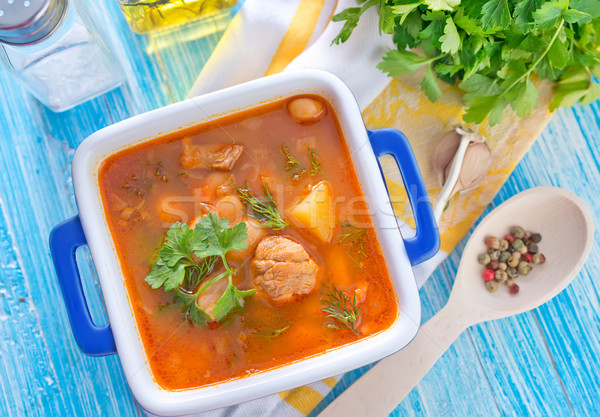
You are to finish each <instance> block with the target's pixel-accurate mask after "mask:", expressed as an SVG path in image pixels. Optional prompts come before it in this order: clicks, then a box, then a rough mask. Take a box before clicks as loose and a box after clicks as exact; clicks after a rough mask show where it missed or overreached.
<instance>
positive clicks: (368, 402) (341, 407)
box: [319, 303, 468, 417]
mask: <svg viewBox="0 0 600 417" xmlns="http://www.w3.org/2000/svg"><path fill="white" fill-rule="evenodd" d="M456 304H457V303H448V304H447V305H446V306H445V307H444V308H443V309H442V310H440V311H439V312H438V313H437V314H436V315H435V316H433V317H432V318H431V319H430V320H429V321H428V322H427V323H425V324H424V325H423V326H421V329H420V330H419V333H418V334H417V336H416V337H415V338H414V339H413V341H412V342H411V343H410V344H409V345H408V346H407V347H405V348H404V349H402V350H401V351H399V352H398V353H395V354H393V355H392V356H389V357H387V358H385V359H383V360H381V361H380V362H379V363H377V364H376V365H375V366H373V367H372V368H371V369H370V370H369V371H367V372H366V373H365V374H364V375H363V376H362V377H361V378H360V379H358V380H357V381H356V382H355V383H354V384H352V385H351V386H350V387H349V388H348V389H347V390H346V391H344V392H343V393H342V394H341V395H340V396H339V397H338V398H336V399H335V400H334V401H333V402H332V403H331V404H330V405H329V406H328V407H327V408H325V409H324V410H323V412H321V414H319V417H348V416H357V417H362V416H369V417H385V416H387V415H389V414H390V413H391V412H392V411H393V410H394V408H395V407H396V406H397V405H398V404H399V403H400V402H401V401H402V400H403V399H404V397H406V395H408V393H410V391H411V390H412V389H413V388H414V386H415V385H417V383H418V382H419V381H420V380H421V378H422V377H423V376H425V374H426V373H427V371H429V369H430V368H431V367H432V366H433V365H434V364H435V362H436V361H437V360H438V359H439V358H440V357H441V356H442V354H443V353H444V352H445V351H446V350H447V349H448V348H449V347H450V345H451V344H452V342H453V341H454V340H455V339H456V338H457V337H458V335H460V334H461V333H462V332H463V331H464V330H465V329H466V328H467V327H468V325H467V320H468V318H467V317H465V316H463V315H462V314H461V313H459V311H458V310H457V306H456Z"/></svg>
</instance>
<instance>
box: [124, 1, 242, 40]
mask: <svg viewBox="0 0 600 417" xmlns="http://www.w3.org/2000/svg"><path fill="white" fill-rule="evenodd" d="M118 2H119V6H120V7H121V10H122V11H123V14H125V17H126V19H127V21H128V22H129V26H131V28H132V29H133V31H134V32H137V33H148V32H151V31H156V30H161V29H167V28H171V27H174V26H178V25H181V24H184V23H187V22H189V21H192V20H199V19H204V18H210V19H219V18H220V17H221V16H225V15H227V16H228V15H229V13H230V12H231V9H232V8H233V7H234V6H236V5H237V3H238V0H118Z"/></svg>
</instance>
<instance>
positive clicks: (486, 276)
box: [483, 269, 495, 282]
mask: <svg viewBox="0 0 600 417" xmlns="http://www.w3.org/2000/svg"><path fill="white" fill-rule="evenodd" d="M494 276H495V273H494V270H493V269H486V270H485V271H483V280H484V281H486V282H489V281H493V280H494Z"/></svg>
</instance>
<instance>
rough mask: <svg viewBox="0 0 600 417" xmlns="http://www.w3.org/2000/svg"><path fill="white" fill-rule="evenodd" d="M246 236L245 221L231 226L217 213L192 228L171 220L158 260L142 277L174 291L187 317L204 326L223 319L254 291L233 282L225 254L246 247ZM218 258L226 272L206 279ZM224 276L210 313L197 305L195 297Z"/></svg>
mask: <svg viewBox="0 0 600 417" xmlns="http://www.w3.org/2000/svg"><path fill="white" fill-rule="evenodd" d="M247 238H248V229H247V227H246V223H244V222H240V223H237V224H235V225H234V226H233V227H230V226H229V222H228V221H227V219H224V218H220V217H219V216H218V215H217V214H216V213H209V214H207V215H206V216H204V217H201V218H200V219H199V220H198V222H197V224H196V227H195V228H194V229H190V228H189V227H188V225H186V224H183V223H174V224H173V225H171V228H170V229H169V230H168V231H167V235H166V237H165V241H164V243H163V246H162V247H161V248H160V250H159V252H158V259H157V260H156V262H155V263H154V265H153V266H152V269H151V271H150V273H149V274H148V275H147V276H146V279H145V280H146V282H147V283H148V284H149V285H150V286H152V288H153V289H158V288H162V289H163V290H165V291H166V292H173V294H174V298H173V299H174V301H175V302H178V303H181V304H183V311H184V313H185V316H186V318H187V319H189V320H191V321H193V322H194V323H196V324H198V325H201V326H207V325H208V323H209V322H211V321H214V320H216V321H222V319H224V318H225V317H227V316H228V315H229V314H230V313H231V312H232V311H234V310H236V309H241V308H243V306H244V299H245V298H246V297H248V296H250V295H252V294H254V292H255V290H247V291H241V290H239V289H238V288H236V287H235V286H234V285H233V282H232V277H233V275H234V274H235V273H236V270H234V269H232V268H231V267H230V266H229V264H228V263H227V259H226V257H225V255H226V254H227V252H229V251H231V250H243V249H246V247H247V246H248V244H247V243H246V242H245V241H246V239H247ZM218 260H220V261H221V262H222V264H223V266H224V268H225V271H224V272H223V273H221V274H219V275H217V276H216V277H214V278H212V279H210V280H208V282H205V281H206V279H205V278H207V277H208V275H209V274H210V273H211V272H212V271H213V268H214V266H215V263H216V262H217V261H218ZM223 278H228V280H229V284H228V286H227V288H226V289H225V292H224V293H223V294H222V295H221V298H219V300H218V301H217V304H216V306H215V309H214V311H213V315H212V316H211V315H210V314H208V313H207V312H206V311H204V310H203V309H202V308H201V307H199V306H198V304H197V300H198V297H199V296H200V294H202V293H203V292H205V291H206V290H207V289H208V288H209V287H210V286H212V285H213V284H215V283H216V282H217V281H219V280H221V279H223ZM198 287H199V288H198Z"/></svg>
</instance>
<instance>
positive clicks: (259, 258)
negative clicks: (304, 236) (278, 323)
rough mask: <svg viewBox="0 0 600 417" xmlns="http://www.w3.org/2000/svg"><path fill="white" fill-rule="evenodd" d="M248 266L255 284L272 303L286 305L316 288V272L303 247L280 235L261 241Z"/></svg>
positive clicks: (317, 268)
mask: <svg viewBox="0 0 600 417" xmlns="http://www.w3.org/2000/svg"><path fill="white" fill-rule="evenodd" d="M250 266H251V268H252V272H253V273H254V284H255V285H256V286H257V287H258V288H259V289H261V290H262V292H263V293H264V294H265V295H266V296H267V297H268V299H269V300H270V301H272V302H274V303H275V304H286V303H289V302H291V301H294V299H296V298H298V297H300V296H303V295H307V294H309V293H310V292H311V291H312V290H313V289H314V288H315V284H316V282H317V273H318V271H319V266H318V265H317V263H316V262H315V261H314V260H313V259H312V258H311V257H310V255H309V254H308V252H307V251H306V249H304V248H303V247H302V245H300V244H299V243H297V242H294V241H293V240H291V239H288V238H286V237H282V236H270V237H266V238H264V239H263V240H261V241H260V243H259V244H258V246H257V247H256V252H255V254H254V259H253V260H252V263H251V264H250Z"/></svg>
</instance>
